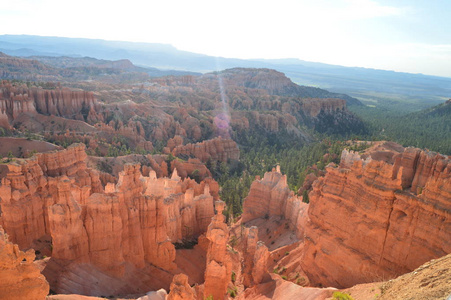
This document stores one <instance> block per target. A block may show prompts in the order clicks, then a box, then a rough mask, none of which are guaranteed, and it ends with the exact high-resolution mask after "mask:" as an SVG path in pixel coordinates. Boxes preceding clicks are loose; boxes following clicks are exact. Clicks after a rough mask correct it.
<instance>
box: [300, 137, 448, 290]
mask: <svg viewBox="0 0 451 300" xmlns="http://www.w3.org/2000/svg"><path fill="white" fill-rule="evenodd" d="M326 170H327V172H326V175H325V176H324V177H322V178H319V180H317V181H316V182H315V183H314V184H313V191H312V192H311V193H310V194H309V197H310V204H309V208H308V216H309V222H308V223H307V225H306V228H305V244H304V247H305V252H304V257H303V259H302V267H303V269H304V271H305V272H306V273H307V274H308V276H309V279H310V281H311V282H312V283H313V284H315V285H323V286H336V287H349V286H351V285H354V284H357V283H363V282H369V281H375V280H381V279H384V278H393V277H395V276H397V275H400V274H403V273H406V272H409V271H412V270H413V269H415V268H416V267H418V266H419V265H421V264H422V263H424V262H426V261H428V260H431V259H433V258H438V257H441V256H443V255H446V254H448V253H451V240H450V239H449V237H450V236H451V216H450V211H449V207H450V205H451V202H450V201H451V160H450V158H449V157H446V156H443V155H440V154H437V153H433V152H429V151H421V150H419V149H415V148H406V149H404V148H402V147H400V146H399V145H396V144H394V143H385V144H382V145H378V146H376V147H373V148H372V149H370V151H367V152H366V153H364V154H362V155H360V154H358V153H354V152H348V151H346V150H345V151H343V154H342V158H341V163H340V165H339V166H333V165H330V166H328V167H327V168H326Z"/></svg>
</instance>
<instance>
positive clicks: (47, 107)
mask: <svg viewBox="0 0 451 300" xmlns="http://www.w3.org/2000/svg"><path fill="white" fill-rule="evenodd" d="M98 106H99V105H98V104H97V101H96V100H95V99H94V94H93V93H92V92H86V91H71V90H69V89H67V88H62V89H61V88H57V89H54V90H46V89H42V88H36V87H32V88H27V87H26V86H13V85H12V84H11V83H9V82H7V81H4V82H2V84H1V85H0V112H1V119H4V118H5V116H7V117H9V120H10V121H12V120H13V119H15V118H17V116H18V115H19V114H21V113H40V114H44V115H54V116H59V117H65V118H69V119H76V120H82V121H83V120H84V118H85V117H86V118H88V117H89V118H91V119H93V118H98V117H99V116H98V115H97V114H96V109H98Z"/></svg>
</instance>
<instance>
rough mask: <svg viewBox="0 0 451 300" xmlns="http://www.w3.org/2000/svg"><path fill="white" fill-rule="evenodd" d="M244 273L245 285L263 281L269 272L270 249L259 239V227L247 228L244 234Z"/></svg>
mask: <svg viewBox="0 0 451 300" xmlns="http://www.w3.org/2000/svg"><path fill="white" fill-rule="evenodd" d="M242 253H243V256H244V258H243V261H242V273H243V284H244V286H245V287H250V286H254V285H257V284H259V283H261V282H262V279H263V276H264V275H265V274H266V273H267V263H268V259H269V251H268V248H267V247H266V246H265V244H264V243H262V242H261V241H259V240H258V228H257V227H256V226H252V227H250V228H246V229H245V232H244V236H243V251H242Z"/></svg>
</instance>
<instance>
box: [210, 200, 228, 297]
mask: <svg viewBox="0 0 451 300" xmlns="http://www.w3.org/2000/svg"><path fill="white" fill-rule="evenodd" d="M215 208H216V211H217V213H216V215H215V216H214V217H213V218H212V220H211V223H210V225H208V230H207V234H206V237H207V239H208V240H209V246H208V250H207V267H206V270H205V284H204V298H206V297H210V296H211V297H213V299H224V296H225V294H226V292H227V285H228V284H229V282H230V280H231V275H232V261H231V259H230V257H229V255H228V252H227V243H228V241H229V229H228V228H227V224H226V223H224V221H225V216H224V215H223V214H222V212H223V210H224V208H225V203H224V202H222V201H216V203H215Z"/></svg>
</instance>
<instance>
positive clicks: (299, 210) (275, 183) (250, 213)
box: [242, 166, 308, 236]
mask: <svg viewBox="0 0 451 300" xmlns="http://www.w3.org/2000/svg"><path fill="white" fill-rule="evenodd" d="M307 207H308V205H307V204H306V203H303V202H302V198H299V197H297V196H296V195H294V193H293V192H292V191H291V190H290V188H289V187H288V184H287V177H286V175H282V174H281V173H280V167H279V166H277V168H276V169H273V170H272V172H267V173H265V175H264V177H263V179H258V178H257V179H256V180H255V181H254V182H253V183H252V185H251V188H250V190H249V194H248V196H247V197H246V199H244V203H243V215H242V222H243V223H246V222H249V221H252V220H254V219H257V218H266V219H268V218H269V217H271V216H283V217H284V218H286V219H288V220H289V221H290V222H291V224H292V225H293V227H294V228H296V230H297V234H298V235H299V236H302V235H303V230H304V225H303V224H304V223H305V221H306V219H307V215H306V211H307Z"/></svg>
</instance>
